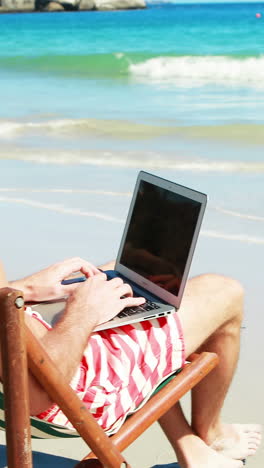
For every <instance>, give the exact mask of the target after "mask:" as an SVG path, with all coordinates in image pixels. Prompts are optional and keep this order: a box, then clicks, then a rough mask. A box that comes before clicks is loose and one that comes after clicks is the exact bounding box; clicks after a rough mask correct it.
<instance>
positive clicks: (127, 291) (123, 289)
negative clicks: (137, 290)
mask: <svg viewBox="0 0 264 468" xmlns="http://www.w3.org/2000/svg"><path fill="white" fill-rule="evenodd" d="M118 294H119V297H122V296H133V291H132V288H131V286H129V284H127V283H124V284H122V285H121V286H119V288H118Z"/></svg>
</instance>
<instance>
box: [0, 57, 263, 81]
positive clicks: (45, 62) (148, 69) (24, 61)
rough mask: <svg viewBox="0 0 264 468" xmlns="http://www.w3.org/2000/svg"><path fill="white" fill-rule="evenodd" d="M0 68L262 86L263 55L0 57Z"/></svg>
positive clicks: (34, 71) (70, 74)
mask: <svg viewBox="0 0 264 468" xmlns="http://www.w3.org/2000/svg"><path fill="white" fill-rule="evenodd" d="M0 67H1V69H2V70H9V71H10V70H13V71H15V72H19V73H23V72H30V73H34V74H36V73H37V74H42V75H55V76H65V77H71V78H73V77H75V78H102V79H105V78H112V79H115V78H117V79H118V78H124V77H127V78H129V77H130V78H131V77H132V78H136V79H144V81H149V82H153V81H158V82H161V83H162V82H164V83H166V82H170V83H171V82H176V83H177V84H179V83H181V82H182V83H183V84H184V83H186V84H187V83H188V82H189V83H192V84H195V83H198V84H201V83H208V82H212V83H222V84H228V85H230V83H232V84H234V85H235V84H237V85H246V84H250V85H253V86H257V87H263V86H264V56H263V55H261V56H238V55H228V56H227V55H222V56H220V55H201V56H199V55H175V54H171V53H168V54H166V55H163V54H162V55H157V54H153V53H147V52H146V53H144V52H130V53H129V52H128V53H127V52H116V53H101V54H100V53H99V54H90V55H49V56H47V55H43V56H24V57H23V56H13V57H4V56H2V57H0Z"/></svg>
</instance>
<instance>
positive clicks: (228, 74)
mask: <svg viewBox="0 0 264 468" xmlns="http://www.w3.org/2000/svg"><path fill="white" fill-rule="evenodd" d="M129 70H130V73H131V74H132V75H133V76H134V77H136V78H143V79H148V80H151V81H157V82H174V81H175V82H179V81H184V82H188V81H190V82H191V83H192V84H193V83H197V84H200V83H203V82H212V83H226V82H228V83H229V84H230V83H231V82H232V83H238V84H252V85H257V86H258V87H263V86H264V56H261V57H250V58H245V59H240V58H231V57H226V56H184V57H169V56H168V57H166V56H162V57H156V58H152V59H149V60H146V61H144V62H141V63H137V64H131V65H130V67H129Z"/></svg>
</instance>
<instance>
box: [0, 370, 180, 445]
mask: <svg viewBox="0 0 264 468" xmlns="http://www.w3.org/2000/svg"><path fill="white" fill-rule="evenodd" d="M179 372H180V370H178V371H177V372H175V373H174V374H172V375H170V376H169V377H167V379H165V380H164V381H163V382H161V384H160V385H159V386H158V387H157V388H156V389H155V390H154V391H153V395H155V394H156V393H158V392H159V390H160V389H161V388H163V387H164V386H165V385H167V383H169V382H170V381H171V380H172V379H173V378H174V377H175V376H176V375H177V374H178V373H179ZM30 424H31V437H32V438H33V439H54V438H75V437H79V434H78V432H76V431H75V429H68V428H67V427H65V426H60V425H58V424H53V423H49V422H47V421H42V420H41V419H39V418H36V417H31V418H30ZM0 430H5V414H4V394H3V385H2V384H1V383H0Z"/></svg>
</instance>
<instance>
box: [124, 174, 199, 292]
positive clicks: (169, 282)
mask: <svg viewBox="0 0 264 468" xmlns="http://www.w3.org/2000/svg"><path fill="white" fill-rule="evenodd" d="M200 209H201V203H200V202H199V201H197V200H193V199H190V198H187V197H185V196H183V195H180V194H179V193H175V192H173V191H170V190H167V189H165V188H162V187H160V186H157V185H154V184H152V183H149V182H147V181H145V180H141V181H140V184H139V188H138V192H137V196H136V199H135V203H134V207H133V211H132V213H131V218H130V223H129V227H128V230H127V233H126V237H125V240H124V244H123V249H122V252H121V256H120V260H119V262H120V264H121V265H123V266H125V267H126V268H128V269H129V270H132V271H134V272H135V273H137V274H139V275H141V276H143V277H144V278H146V279H147V280H149V281H151V282H152V283H154V284H156V285H157V286H159V287H160V288H162V289H164V290H166V291H168V292H170V293H171V294H173V295H175V296H177V295H178V293H179V289H180V286H181V282H182V279H183V276H184V271H185V267H186V263H187V260H188V256H189V252H190V249H191V245H192V241H193V236H194V232H195V229H196V226H197V221H198V218H199V214H200Z"/></svg>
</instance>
